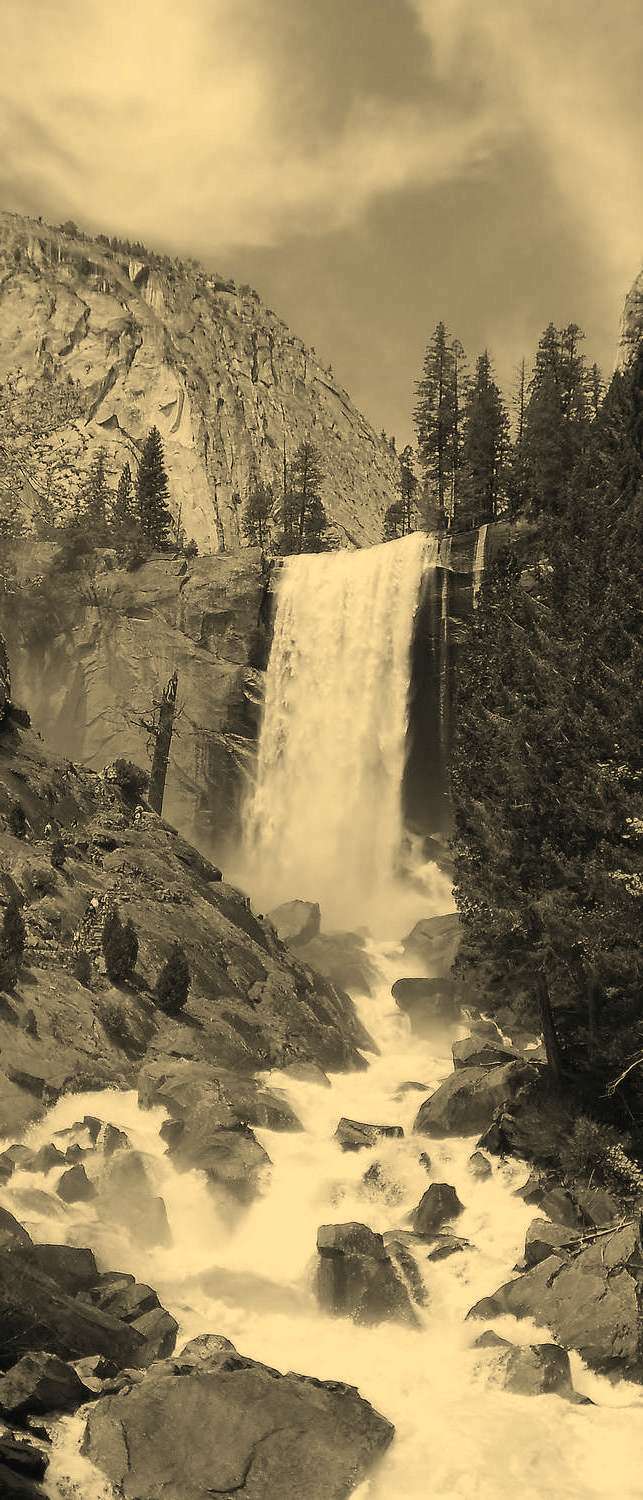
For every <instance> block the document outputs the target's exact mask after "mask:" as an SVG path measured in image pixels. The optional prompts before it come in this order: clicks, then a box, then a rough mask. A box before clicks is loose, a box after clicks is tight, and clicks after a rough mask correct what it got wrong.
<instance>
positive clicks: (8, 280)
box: [0, 213, 399, 551]
mask: <svg viewBox="0 0 643 1500" xmlns="http://www.w3.org/2000/svg"><path fill="white" fill-rule="evenodd" d="M0 265H1V268H2V302H1V309H0V310H1V315H2V327H3V348H2V368H1V374H2V376H5V375H6V374H7V373H9V372H12V371H15V370H17V369H18V368H20V370H21V371H22V372H23V378H24V379H25V380H26V381H29V382H32V381H34V380H35V379H37V378H38V376H41V375H43V374H44V373H46V374H47V375H48V376H49V377H51V378H52V379H53V380H55V381H65V380H66V379H67V378H68V377H70V376H71V377H72V378H73V380H74V381H77V382H79V384H80V387H81V409H80V411H79V412H78V413H72V414H71V415H70V417H69V418H68V420H66V421H62V422H61V425H60V426H59V427H58V429H57V430H56V431H55V432H54V434H53V435H52V438H51V440H50V447H51V449H52V451H53V454H54V456H55V457H56V458H57V459H58V460H59V463H60V464H61V465H62V463H63V462H64V461H65V459H66V460H67V462H68V463H69V462H74V461H75V462H76V463H78V464H79V466H80V467H81V468H85V467H86V466H87V463H88V461H89V459H90V458H91V456H92V454H93V453H95V452H96V450H97V448H98V447H105V448H106V449H107V455H108V468H109V470H110V472H111V473H114V474H118V473H119V472H120V469H121V468H122V467H123V464H124V463H127V462H128V463H130V464H131V466H132V468H133V469H134V467H135V465H136V462H137V460H138V458H139V456H140V452H141V447H142V444H143V442H144V440H145V437H146V435H147V432H148V430H149V428H150V427H152V426H153V425H155V426H157V427H158V428H159V430H160V432H161V436H162V438H163V442H164V445H165V452H166V457H167V466H168V471H169V477H170V486H171V491H172V497H173V504H174V508H175V511H178V507H179V504H180V505H181V507H182V516H181V519H182V523H183V526H184V528H185V531H186V533H187V535H188V537H194V539H195V540H196V541H197V542H198V544H199V548H200V550H201V551H216V550H222V549H223V548H231V547H235V546H238V545H239V543H240V540H241V525H240V522H241V518H240V502H241V500H242V499H245V497H246V495H247V493H248V490H249V487H250V485H251V483H252V482H253V480H256V479H258V478H260V479H263V480H265V481H271V482H274V483H275V484H276V485H277V486H278V485H279V483H280V481H281V478H282V472H283V458H284V451H285V454H286V457H287V458H288V459H289V458H291V457H292V455H293V453H294V451H295V449H296V447H297V445H298V444H299V443H300V442H301V441H302V440H303V439H304V438H310V437H311V436H312V437H313V438H314V440H315V442H316V443H318V444H319V446H320V448H321V449H322V451H323V453H324V467H325V485H324V501H325V504H326V509H327V512H328V515H329V517H330V519H331V521H332V523H333V527H334V530H335V533H336V535H337V537H338V538H340V539H341V541H342V542H343V543H344V544H345V543H346V542H349V543H354V544H356V545H358V546H359V545H361V546H363V545H365V544H367V543H369V542H373V541H379V540H380V538H381V535H382V520H383V514H384V509H385V507H386V505H388V504H390V501H391V499H392V497H393V494H394V491H395V488H396V484H397V480H398V473H399V469H398V464H397V460H396V458H395V456H394V454H393V453H392V451H391V449H390V448H389V445H388V443H387V442H386V441H385V440H383V439H382V438H380V437H378V436H377V435H376V434H375V432H373V430H372V428H371V427H369V425H368V423H367V422H366V421H365V419H364V418H363V417H362V416H361V415H360V413H359V412H358V411H356V410H355V407H354V406H353V405H352V404H351V401H350V399H349V397H348V395H347V394H346V391H344V390H343V389H342V387H341V386H340V385H338V383H337V381H336V380H335V377H334V375H333V373H332V370H331V369H330V368H327V367H324V366H323V365H322V364H321V363H320V361H319V359H318V358H317V356H316V354H315V352H314V350H312V349H307V348H306V347H305V345H304V344H302V342H301V340H300V339H298V338H296V337H295V336H294V335H293V334H291V333H290V331H289V329H288V328H287V327H286V325H285V324H284V323H283V322H282V321H281V319H280V318H279V317H278V316H277V315H276V314H275V313H273V312H272V311H271V310H270V309H269V308H266V307H264V306H263V304H262V302H261V301H260V299H259V297H258V296H257V294H256V292H253V291H252V290H251V288H250V287H237V286H235V284H234V283H233V282H230V281H225V280H223V279H222V278H221V277H220V276H217V275H216V274H209V273H206V272H205V271H203V270H201V269H200V268H198V267H196V266H195V265H193V264H190V265H188V264H185V263H182V262H181V261H177V260H174V261H170V260H169V259H168V258H167V257H164V256H156V255H153V254H147V253H145V254H143V253H141V254H140V256H139V257H138V258H132V257H131V255H129V254H128V253H123V252H120V251H118V250H113V249H110V247H109V245H107V244H106V243H105V242H104V241H92V240H90V239H89V238H88V237H87V236H84V235H79V234H74V233H66V232H64V231H62V230H59V229H52V228H49V227H48V226H46V225H43V224H41V223H39V222H36V221H35V220H31V219H24V218H20V217H18V216H17V215H14V214H7V213H3V214H2V215H1V216H0ZM30 478H31V481H32V483H31V484H30V485H29V487H27V485H25V490H26V494H25V497H24V503H25V506H29V507H30V508H31V509H32V510H37V508H38V503H39V495H40V483H41V476H40V473H39V470H38V467H37V466H36V470H35V473H33V474H30Z"/></svg>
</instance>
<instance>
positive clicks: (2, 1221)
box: [0, 1206, 31, 1250]
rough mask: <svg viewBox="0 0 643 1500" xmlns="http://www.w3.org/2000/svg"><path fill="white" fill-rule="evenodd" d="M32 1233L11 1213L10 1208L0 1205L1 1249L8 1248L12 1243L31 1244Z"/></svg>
mask: <svg viewBox="0 0 643 1500" xmlns="http://www.w3.org/2000/svg"><path fill="white" fill-rule="evenodd" d="M30 1244H31V1235H30V1234H29V1232H28V1230H26V1229H25V1227H24V1225H23V1224H19V1223H18V1220H17V1219H14V1217H13V1214H10V1213H9V1210H8V1208H2V1207H1V1206H0V1250H5V1249H8V1248H9V1246H10V1245H30Z"/></svg>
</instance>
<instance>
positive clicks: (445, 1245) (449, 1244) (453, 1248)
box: [427, 1234, 473, 1260]
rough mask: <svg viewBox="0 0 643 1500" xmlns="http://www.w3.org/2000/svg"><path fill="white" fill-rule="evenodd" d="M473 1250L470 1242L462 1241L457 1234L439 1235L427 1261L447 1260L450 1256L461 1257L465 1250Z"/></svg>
mask: <svg viewBox="0 0 643 1500" xmlns="http://www.w3.org/2000/svg"><path fill="white" fill-rule="evenodd" d="M472 1248H473V1246H472V1244H471V1241H470V1240H462V1239H460V1237H459V1236H458V1235H457V1234H438V1235H436V1239H435V1243H434V1244H433V1245H432V1246H431V1249H430V1250H429V1253H428V1255H427V1260H447V1259H448V1257H449V1256H450V1255H460V1254H461V1253H462V1251H463V1250H471V1249H472Z"/></svg>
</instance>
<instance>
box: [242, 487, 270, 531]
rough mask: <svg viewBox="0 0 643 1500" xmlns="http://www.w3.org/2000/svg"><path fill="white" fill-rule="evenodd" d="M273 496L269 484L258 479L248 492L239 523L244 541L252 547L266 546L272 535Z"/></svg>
mask: <svg viewBox="0 0 643 1500" xmlns="http://www.w3.org/2000/svg"><path fill="white" fill-rule="evenodd" d="M274 505H275V498H274V493H273V488H272V485H271V484H263V483H262V481H261V480H259V481H258V482H257V483H256V484H254V485H253V486H252V488H251V490H250V492H249V494H248V498H247V500H246V503H245V505H244V508H243V514H242V518H241V525H242V529H243V534H244V536H245V538H246V541H247V542H249V543H250V545H251V546H252V547H266V546H268V545H269V543H270V539H271V535H272V522H273V512H274Z"/></svg>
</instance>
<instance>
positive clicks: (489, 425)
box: [454, 350, 509, 526]
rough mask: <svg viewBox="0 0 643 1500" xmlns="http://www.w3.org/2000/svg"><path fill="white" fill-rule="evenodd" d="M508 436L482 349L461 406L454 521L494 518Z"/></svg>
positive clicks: (479, 521) (464, 522) (477, 521)
mask: <svg viewBox="0 0 643 1500" xmlns="http://www.w3.org/2000/svg"><path fill="white" fill-rule="evenodd" d="M508 436H509V418H508V416H507V411H506V408H505V405H504V402H503V399H502V396H501V394H500V390H499V388H498V386H497V384H496V382H495V380H494V378H493V369H492V365H491V360H490V358H489V354H488V353H487V351H486V350H485V352H484V354H481V355H480V356H479V358H478V360H477V362H476V371H475V377H474V379H473V382H472V384H471V387H470V389H469V392H468V395H467V401H466V405H465V411H464V433H463V442H462V467H461V476H460V495H459V500H458V503H457V507H456V511H455V516H454V520H455V523H456V524H458V525H460V526H462V525H464V526H479V525H481V524H482V522H484V521H492V520H494V519H495V518H496V516H497V514H498V503H499V499H500V494H501V483H502V478H503V466H504V462H505V457H506V452H507V445H508Z"/></svg>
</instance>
